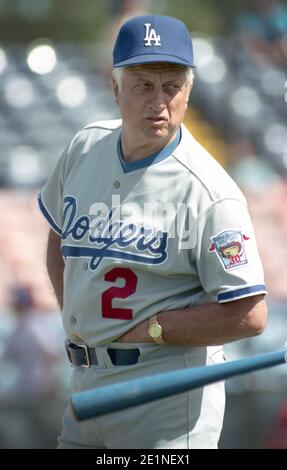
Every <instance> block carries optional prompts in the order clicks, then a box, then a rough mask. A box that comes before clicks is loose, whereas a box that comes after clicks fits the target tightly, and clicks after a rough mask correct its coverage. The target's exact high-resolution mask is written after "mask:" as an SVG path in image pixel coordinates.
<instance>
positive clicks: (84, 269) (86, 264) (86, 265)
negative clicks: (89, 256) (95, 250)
mask: <svg viewBox="0 0 287 470" xmlns="http://www.w3.org/2000/svg"><path fill="white" fill-rule="evenodd" d="M87 269H88V263H84V264H83V271H87Z"/></svg>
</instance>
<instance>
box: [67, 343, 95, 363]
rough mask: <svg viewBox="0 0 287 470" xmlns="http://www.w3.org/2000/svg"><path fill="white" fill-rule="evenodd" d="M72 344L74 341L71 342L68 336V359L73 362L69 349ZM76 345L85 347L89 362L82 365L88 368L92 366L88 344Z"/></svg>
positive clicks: (86, 357)
mask: <svg viewBox="0 0 287 470" xmlns="http://www.w3.org/2000/svg"><path fill="white" fill-rule="evenodd" d="M70 344H73V343H71V341H70V340H69V338H67V339H66V341H65V349H66V351H67V355H68V359H69V361H70V362H71V364H72V358H71V353H70V350H69V346H70ZM75 346H77V348H83V349H84V350H85V359H86V361H87V364H82V365H81V366H80V367H86V368H89V367H91V359H90V355H89V349H88V346H86V344H76V345H75Z"/></svg>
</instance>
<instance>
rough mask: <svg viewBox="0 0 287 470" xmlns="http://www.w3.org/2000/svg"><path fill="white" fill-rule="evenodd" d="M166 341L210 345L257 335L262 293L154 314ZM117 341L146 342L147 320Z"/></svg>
mask: <svg viewBox="0 0 287 470" xmlns="http://www.w3.org/2000/svg"><path fill="white" fill-rule="evenodd" d="M157 318H158V322H159V323H160V325H161V326H162V328H163V339H164V341H165V342H166V343H167V344H174V345H186V346H195V347H196V346H207V345H208V346H212V345H218V344H224V343H227V342H230V341H235V340H238V339H242V338H246V337H249V336H255V335H257V334H260V333H261V332H262V331H263V329H264V327H265V322H266V308H265V301H264V300H263V296H254V297H250V298H247V299H242V300H238V301H234V302H229V303H226V304H219V303H216V302H212V303H208V304H204V305H198V306H194V307H190V308H186V309H184V310H170V311H165V312H160V313H159V314H158V315H157ZM117 341H120V342H126V343H133V342H135V343H136V342H149V343H152V342H153V340H152V339H151V338H150V337H149V335H148V320H145V321H144V322H142V323H140V324H139V325H137V326H136V327H134V328H133V329H131V330H130V331H128V332H127V333H126V334H125V335H123V336H122V337H121V338H119V339H118V340H117Z"/></svg>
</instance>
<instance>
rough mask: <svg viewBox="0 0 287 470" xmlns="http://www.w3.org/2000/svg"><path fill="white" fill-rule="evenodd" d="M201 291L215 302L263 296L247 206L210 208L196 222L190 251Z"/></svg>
mask: <svg viewBox="0 0 287 470" xmlns="http://www.w3.org/2000/svg"><path fill="white" fill-rule="evenodd" d="M193 254H194V257H195V261H196V264H197V269H198V274H199V277H200V280H201V283H202V286H203V288H204V290H205V291H206V292H207V293H208V294H210V295H212V296H217V299H218V302H220V303H223V302H230V301H232V300H237V299H240V298H244V297H249V296H252V295H257V294H266V288H265V285H264V274H263V268H262V263H261V260H260V256H259V253H258V248H257V243H256V239H255V234H254V229H253V226H252V222H251V219H250V215H249V212H248V208H247V206H246V205H245V204H244V203H243V201H240V200H237V199H224V200H221V201H219V202H216V203H214V204H212V205H211V207H209V208H208V210H206V211H205V212H204V213H203V214H202V215H201V216H200V217H199V219H198V225H197V244H196V247H195V249H194V250H193Z"/></svg>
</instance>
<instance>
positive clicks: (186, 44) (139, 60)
mask: <svg viewBox="0 0 287 470" xmlns="http://www.w3.org/2000/svg"><path fill="white" fill-rule="evenodd" d="M113 58H114V61H113V66H114V67H115V68H116V67H124V66H126V65H136V64H149V63H153V62H169V63H172V64H179V65H185V66H187V67H193V68H194V67H195V65H194V62H193V47H192V41H191V38H190V34H189V31H188V29H187V27H186V26H185V24H184V23H183V22H182V21H180V20H178V19H176V18H172V17H171V16H161V15H146V16H136V17H134V18H132V19H130V20H128V21H127V22H126V23H124V24H123V25H122V27H121V29H120V31H119V33H118V36H117V39H116V42H115V47H114V52H113Z"/></svg>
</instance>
